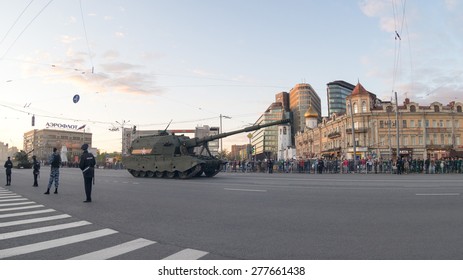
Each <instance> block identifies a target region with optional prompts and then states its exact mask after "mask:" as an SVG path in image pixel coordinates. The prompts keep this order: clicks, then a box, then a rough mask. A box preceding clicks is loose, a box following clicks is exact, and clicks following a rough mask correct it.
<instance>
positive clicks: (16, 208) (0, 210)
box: [0, 205, 44, 212]
mask: <svg viewBox="0 0 463 280" xmlns="http://www.w3.org/2000/svg"><path fill="white" fill-rule="evenodd" d="M39 207H44V206H43V205H29V206H21V207H13V208H0V212H4V211H13V210H23V209H31V208H39Z"/></svg>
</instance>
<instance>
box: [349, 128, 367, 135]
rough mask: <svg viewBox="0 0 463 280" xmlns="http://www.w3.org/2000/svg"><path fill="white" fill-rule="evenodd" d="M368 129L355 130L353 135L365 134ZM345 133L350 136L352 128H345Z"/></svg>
mask: <svg viewBox="0 0 463 280" xmlns="http://www.w3.org/2000/svg"><path fill="white" fill-rule="evenodd" d="M367 132H368V128H366V127H362V128H356V129H355V133H367ZM346 133H347V134H352V128H346Z"/></svg>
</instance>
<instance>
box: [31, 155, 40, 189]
mask: <svg viewBox="0 0 463 280" xmlns="http://www.w3.org/2000/svg"><path fill="white" fill-rule="evenodd" d="M32 160H33V162H32V168H33V171H32V174H34V184H33V185H32V186H33V187H38V186H39V184H38V182H37V177H38V176H39V174H40V162H38V161H37V159H36V157H35V156H33V157H32Z"/></svg>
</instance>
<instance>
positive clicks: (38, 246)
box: [0, 228, 117, 259]
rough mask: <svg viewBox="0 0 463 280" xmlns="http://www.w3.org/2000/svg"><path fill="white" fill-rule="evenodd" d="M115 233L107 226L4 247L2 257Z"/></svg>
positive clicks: (0, 254) (1, 252)
mask: <svg viewBox="0 0 463 280" xmlns="http://www.w3.org/2000/svg"><path fill="white" fill-rule="evenodd" d="M114 233H117V231H115V230H112V229H109V228H105V229H102V230H97V231H92V232H88V233H82V234H78V235H73V236H68V237H63V238H58V239H53V240H49V241H44V242H39V243H34V244H29V245H24V246H19V247H13V248H9V249H3V250H0V259H4V258H9V257H14V256H18V255H23V254H28V253H33V252H37V251H42V250H46V249H51V248H56V247H60V246H65V245H69V244H73V243H77V242H81V241H85V240H90V239H94V238H98V237H103V236H106V235H110V234H114Z"/></svg>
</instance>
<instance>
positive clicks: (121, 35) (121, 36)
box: [114, 31, 125, 38]
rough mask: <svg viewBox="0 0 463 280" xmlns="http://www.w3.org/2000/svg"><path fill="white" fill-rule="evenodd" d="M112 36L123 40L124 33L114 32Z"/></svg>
mask: <svg viewBox="0 0 463 280" xmlns="http://www.w3.org/2000/svg"><path fill="white" fill-rule="evenodd" d="M114 35H115V36H116V37H117V38H124V37H125V33H124V32H120V31H119V32H116V33H114Z"/></svg>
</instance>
